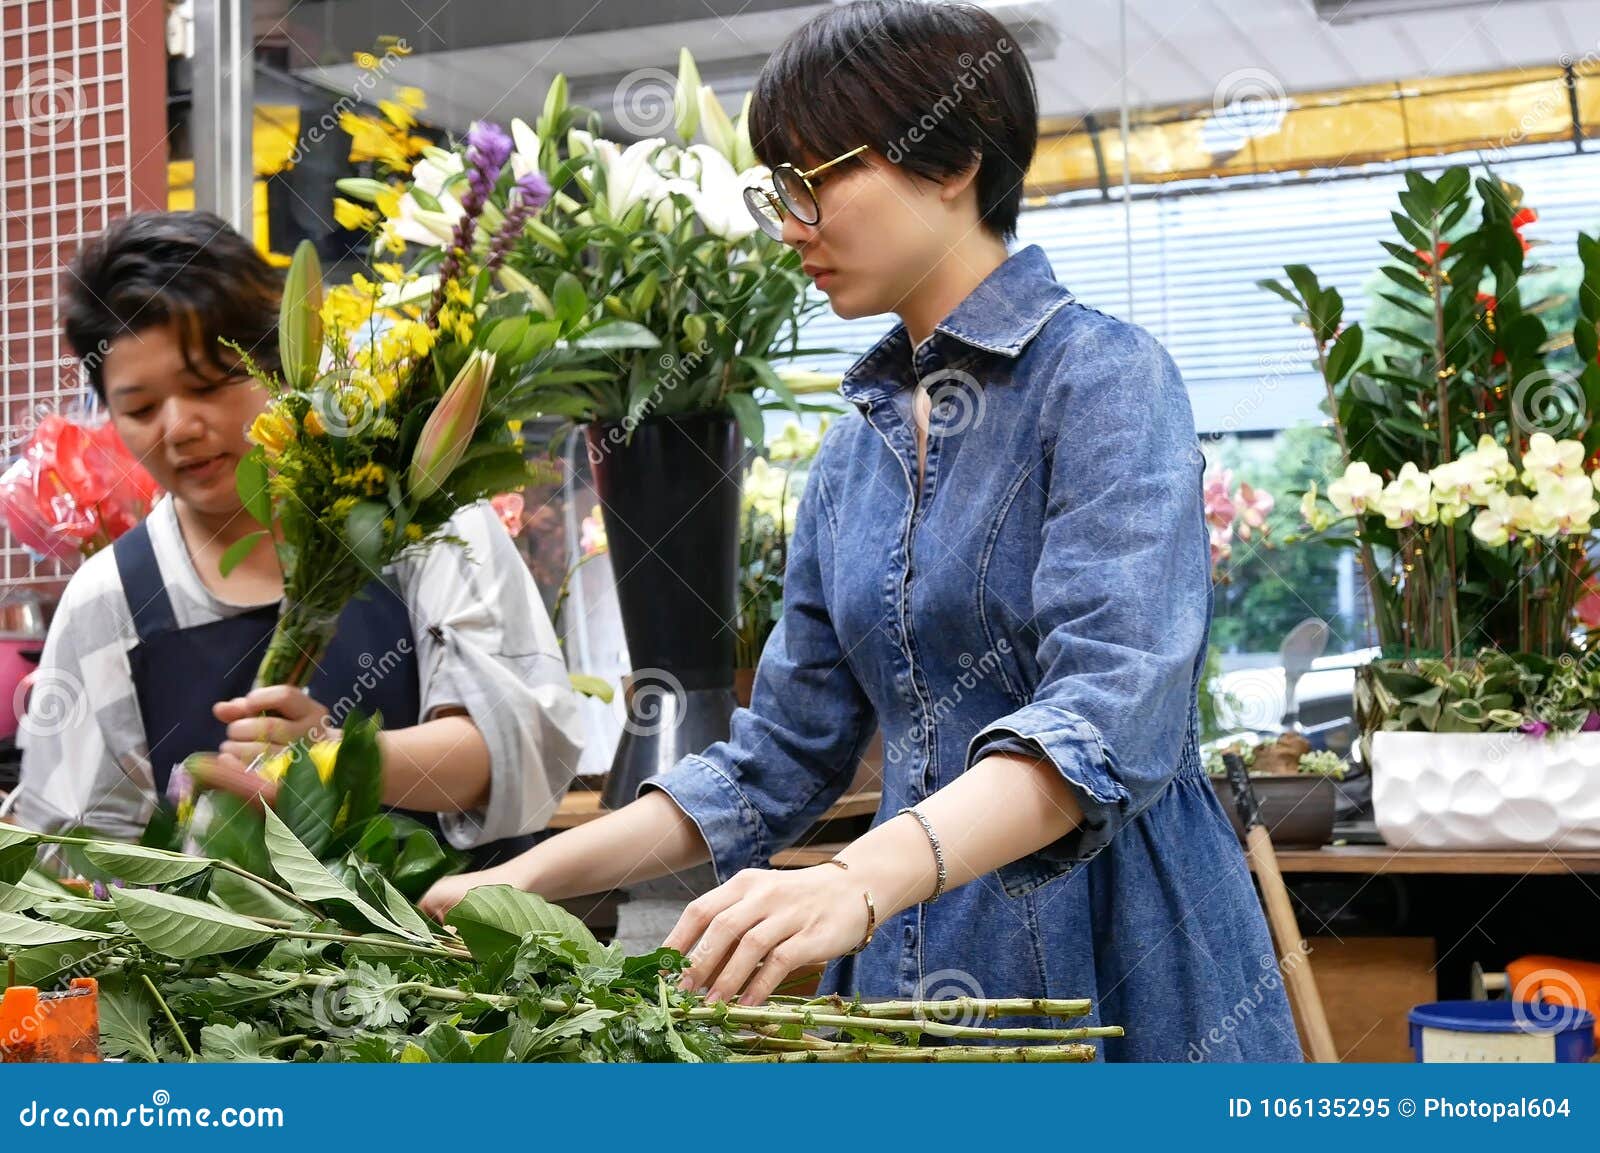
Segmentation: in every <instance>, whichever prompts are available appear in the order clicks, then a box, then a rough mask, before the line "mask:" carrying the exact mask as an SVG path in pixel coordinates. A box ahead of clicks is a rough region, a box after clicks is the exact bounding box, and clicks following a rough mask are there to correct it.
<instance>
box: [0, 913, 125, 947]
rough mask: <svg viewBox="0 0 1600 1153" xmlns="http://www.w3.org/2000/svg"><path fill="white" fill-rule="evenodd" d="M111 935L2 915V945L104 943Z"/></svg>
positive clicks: (0, 914) (16, 914) (7, 914)
mask: <svg viewBox="0 0 1600 1153" xmlns="http://www.w3.org/2000/svg"><path fill="white" fill-rule="evenodd" d="M109 937H110V934H109V933H97V932H95V931H94V930H92V929H74V928H72V927H71V926H70V925H57V924H55V923H53V922H51V921H36V920H34V919H33V918H32V917H24V916H23V915H22V914H20V913H0V945H4V946H8V947H10V948H14V949H31V948H34V947H35V946H37V945H59V944H63V943H64V942H67V941H103V940H106V939H107V938H109Z"/></svg>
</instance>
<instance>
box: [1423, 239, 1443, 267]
mask: <svg viewBox="0 0 1600 1153" xmlns="http://www.w3.org/2000/svg"><path fill="white" fill-rule="evenodd" d="M1415 251H1416V254H1417V259H1418V260H1420V261H1422V263H1424V264H1429V265H1431V264H1433V263H1435V262H1436V261H1439V260H1443V259H1444V254H1445V253H1447V252H1449V251H1450V242H1449V241H1448V240H1441V241H1440V242H1439V247H1438V248H1435V249H1434V250H1433V251H1432V252H1428V251H1426V250H1425V249H1421V248H1418V249H1416V250H1415Z"/></svg>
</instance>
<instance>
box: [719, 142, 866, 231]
mask: <svg viewBox="0 0 1600 1153" xmlns="http://www.w3.org/2000/svg"><path fill="white" fill-rule="evenodd" d="M867 148H868V145H865V144H863V145H861V147H859V148H852V149H851V150H850V151H849V152H846V153H845V154H844V155H843V156H836V157H834V158H833V159H832V160H830V161H828V162H827V163H826V164H819V165H817V166H816V167H815V168H810V169H807V170H806V171H804V172H801V171H800V170H799V169H798V168H796V167H795V166H794V165H793V164H780V165H778V166H777V167H776V168H774V169H773V170H772V184H771V187H765V186H761V185H756V186H753V187H750V188H746V189H745V190H744V205H745V207H746V208H748V209H749V210H750V215H751V216H753V217H755V222H756V224H757V225H759V226H760V228H761V231H762V232H765V233H766V234H767V235H768V236H770V237H772V239H774V240H782V239H783V218H784V215H785V214H788V215H790V216H793V217H794V218H795V219H796V220H798V221H799V222H800V223H801V224H804V225H807V226H809V227H813V228H814V227H816V226H817V225H818V224H820V223H822V205H821V204H820V203H818V201H817V188H816V185H814V184H812V183H811V178H812V177H813V176H816V175H817V174H818V173H820V172H825V171H827V170H828V169H830V168H832V167H833V166H834V165H835V164H843V163H844V162H845V161H846V160H849V159H851V158H853V157H856V156H859V155H861V153H863V152H865V151H867Z"/></svg>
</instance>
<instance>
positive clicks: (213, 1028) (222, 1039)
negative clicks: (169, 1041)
mask: <svg viewBox="0 0 1600 1153" xmlns="http://www.w3.org/2000/svg"><path fill="white" fill-rule="evenodd" d="M262 1041H263V1038H262V1036H261V1033H260V1031H259V1030H257V1029H256V1028H255V1027H254V1026H253V1025H249V1024H246V1023H245V1022H243V1021H240V1022H239V1023H238V1024H236V1025H206V1026H204V1027H203V1028H202V1029H201V1030H200V1060H202V1061H228V1062H241V1063H248V1064H253V1065H255V1064H272V1065H277V1064H282V1063H283V1062H281V1061H280V1060H279V1059H278V1058H276V1057H270V1056H268V1055H267V1053H266V1051H265V1050H264V1049H263V1048H262Z"/></svg>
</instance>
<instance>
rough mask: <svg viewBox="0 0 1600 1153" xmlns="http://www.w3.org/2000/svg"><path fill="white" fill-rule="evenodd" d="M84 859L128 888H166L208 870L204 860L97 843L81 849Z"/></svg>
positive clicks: (129, 846)
mask: <svg viewBox="0 0 1600 1153" xmlns="http://www.w3.org/2000/svg"><path fill="white" fill-rule="evenodd" d="M83 852H84V856H86V857H88V858H89V860H91V861H93V862H94V863H95V864H96V865H98V866H99V867H100V868H102V869H104V870H105V871H106V872H107V873H110V874H111V875H112V876H113V877H116V878H117V879H118V880H122V881H127V882H128V883H129V884H130V885H166V884H170V883H172V882H173V881H181V880H183V879H184V878H185V877H192V876H194V874H196V873H203V872H205V870H207V869H209V868H211V865H212V862H211V861H209V860H207V859H205V858H203V857H186V856H183V855H181V854H176V853H164V852H162V851H161V850H159V849H147V848H145V847H144V846H142V845H119V844H116V843H114V842H111V841H98V842H96V843H94V844H91V845H87V846H85V847H84V850H83Z"/></svg>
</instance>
